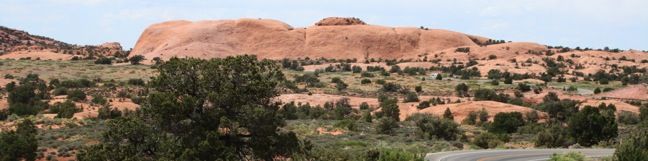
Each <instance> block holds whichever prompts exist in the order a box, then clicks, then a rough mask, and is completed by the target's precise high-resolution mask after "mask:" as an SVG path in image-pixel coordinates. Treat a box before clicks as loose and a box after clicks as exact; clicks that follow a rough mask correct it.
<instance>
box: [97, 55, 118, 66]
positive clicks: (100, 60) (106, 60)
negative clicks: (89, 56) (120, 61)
mask: <svg viewBox="0 0 648 161" xmlns="http://www.w3.org/2000/svg"><path fill="white" fill-rule="evenodd" d="M94 63H95V64H106V65H110V64H112V63H113V62H112V59H110V58H108V57H99V58H98V59H97V60H95V62H94Z"/></svg>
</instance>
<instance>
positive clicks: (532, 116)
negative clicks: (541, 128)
mask: <svg viewBox="0 0 648 161" xmlns="http://www.w3.org/2000/svg"><path fill="white" fill-rule="evenodd" d="M524 115H525V116H526V121H527V122H528V123H537V122H538V121H539V120H540V114H538V111H535V110H534V111H531V112H527V113H525V114H524Z"/></svg>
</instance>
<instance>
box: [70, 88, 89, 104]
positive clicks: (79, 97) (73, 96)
mask: <svg viewBox="0 0 648 161" xmlns="http://www.w3.org/2000/svg"><path fill="white" fill-rule="evenodd" d="M86 97H87V96H86V93H85V92H83V91H82V90H78V89H77V90H72V91H69V93H68V95H67V99H70V100H72V101H75V102H78V101H84V100H86Z"/></svg>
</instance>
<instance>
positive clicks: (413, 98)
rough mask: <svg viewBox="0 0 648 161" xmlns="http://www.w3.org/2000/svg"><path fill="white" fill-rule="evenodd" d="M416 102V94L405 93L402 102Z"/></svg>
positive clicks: (417, 99)
mask: <svg viewBox="0 0 648 161" xmlns="http://www.w3.org/2000/svg"><path fill="white" fill-rule="evenodd" d="M418 101H419V98H418V94H416V93H415V92H407V94H405V99H403V102H418Z"/></svg>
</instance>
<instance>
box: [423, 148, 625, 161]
mask: <svg viewBox="0 0 648 161" xmlns="http://www.w3.org/2000/svg"><path fill="white" fill-rule="evenodd" d="M568 152H580V153H582V154H583V155H585V157H587V158H601V157H607V156H612V155H613V154H614V149H510V150H509V149H507V150H471V151H450V152H439V153H429V154H427V155H426V156H425V160H426V161H543V160H549V158H551V155H553V154H556V153H557V154H563V153H568Z"/></svg>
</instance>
